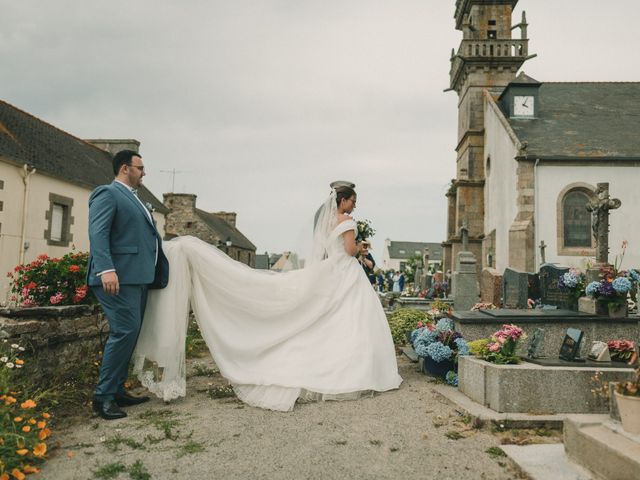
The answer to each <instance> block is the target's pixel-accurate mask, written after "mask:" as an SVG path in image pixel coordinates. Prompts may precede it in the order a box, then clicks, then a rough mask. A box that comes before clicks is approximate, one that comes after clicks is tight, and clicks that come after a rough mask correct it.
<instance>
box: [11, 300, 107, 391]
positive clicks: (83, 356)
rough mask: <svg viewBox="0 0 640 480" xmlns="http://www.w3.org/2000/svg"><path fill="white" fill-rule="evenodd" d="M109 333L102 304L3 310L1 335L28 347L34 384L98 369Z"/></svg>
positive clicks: (27, 353) (26, 355) (26, 353)
mask: <svg viewBox="0 0 640 480" xmlns="http://www.w3.org/2000/svg"><path fill="white" fill-rule="evenodd" d="M108 333H109V325H108V323H107V321H106V318H105V317H104V314H103V313H102V310H101V309H100V307H99V306H98V305H75V306H67V307H36V308H24V309H3V310H0V335H1V336H2V337H3V338H4V339H6V340H7V341H8V342H9V343H17V344H19V345H21V346H23V347H25V348H26V351H25V353H24V355H23V357H24V359H25V360H26V362H27V363H28V364H27V365H26V368H27V367H28V372H29V375H30V377H31V380H32V382H33V384H34V385H42V384H44V385H48V384H50V383H51V382H53V381H55V378H56V377H60V378H69V376H71V378H73V376H74V375H75V373H74V372H77V375H82V374H84V373H86V372H85V371H86V370H87V369H91V368H94V361H96V357H97V354H98V352H99V351H101V350H102V346H103V344H104V342H105V341H106V339H107V336H108Z"/></svg>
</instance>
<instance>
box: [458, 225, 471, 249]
mask: <svg viewBox="0 0 640 480" xmlns="http://www.w3.org/2000/svg"><path fill="white" fill-rule="evenodd" d="M460 237H462V251H463V252H468V251H469V228H468V227H467V221H466V220H465V221H464V222H462V226H461V227H460Z"/></svg>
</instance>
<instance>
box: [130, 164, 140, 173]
mask: <svg viewBox="0 0 640 480" xmlns="http://www.w3.org/2000/svg"><path fill="white" fill-rule="evenodd" d="M127 167H133V168H137V169H138V170H140V171H141V172H144V165H127Z"/></svg>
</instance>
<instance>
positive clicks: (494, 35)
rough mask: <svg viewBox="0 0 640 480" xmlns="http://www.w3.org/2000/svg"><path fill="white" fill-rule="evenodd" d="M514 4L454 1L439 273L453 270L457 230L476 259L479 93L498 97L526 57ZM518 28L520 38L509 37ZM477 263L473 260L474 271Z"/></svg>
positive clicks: (480, 231)
mask: <svg viewBox="0 0 640 480" xmlns="http://www.w3.org/2000/svg"><path fill="white" fill-rule="evenodd" d="M517 3H518V0H457V1H456V9H455V15H454V18H455V23H456V29H457V30H461V31H462V35H463V37H462V41H461V42H460V46H459V47H458V51H457V52H456V51H452V52H451V71H450V90H454V91H455V92H456V93H457V94H458V97H459V102H458V137H457V138H458V140H457V141H458V144H457V145H456V152H457V159H456V178H455V179H454V180H453V181H452V182H451V187H450V188H449V191H448V192H447V199H448V212H447V235H446V240H445V241H444V242H443V244H442V245H443V247H444V265H443V271H446V270H453V265H454V263H455V258H456V255H457V254H458V252H460V251H461V249H462V238H461V235H460V228H461V227H462V225H463V224H465V223H466V224H467V225H468V233H469V250H470V251H471V252H473V253H474V254H475V256H476V258H480V257H481V255H482V240H483V238H484V213H485V205H484V191H485V172H484V157H485V155H484V143H485V139H484V115H483V112H484V108H483V107H484V98H485V96H484V91H485V90H487V91H489V92H490V93H492V94H495V95H499V94H500V93H501V92H502V90H503V89H504V87H506V86H507V85H508V83H509V82H510V81H511V80H513V79H514V78H515V76H516V73H517V72H518V69H519V68H520V67H521V66H522V64H523V63H524V62H525V61H526V60H527V59H528V58H530V56H529V53H528V42H529V40H528V39H527V23H526V19H525V15H524V14H523V15H522V21H521V22H520V23H519V24H518V25H515V26H514V25H512V20H511V17H512V13H513V9H514V7H515V5H516V4H517ZM518 27H519V28H520V32H521V38H520V39H514V38H512V31H513V29H515V28H518ZM481 267H482V262H480V261H478V268H479V269H480V268H481Z"/></svg>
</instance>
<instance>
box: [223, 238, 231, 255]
mask: <svg viewBox="0 0 640 480" xmlns="http://www.w3.org/2000/svg"><path fill="white" fill-rule="evenodd" d="M224 244H225V245H226V248H225V250H224V251H225V253H226V254H227V255H229V248H230V247H231V245H233V242H232V241H231V237H227V239H226V240H225V242H224Z"/></svg>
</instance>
